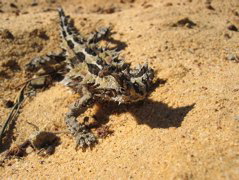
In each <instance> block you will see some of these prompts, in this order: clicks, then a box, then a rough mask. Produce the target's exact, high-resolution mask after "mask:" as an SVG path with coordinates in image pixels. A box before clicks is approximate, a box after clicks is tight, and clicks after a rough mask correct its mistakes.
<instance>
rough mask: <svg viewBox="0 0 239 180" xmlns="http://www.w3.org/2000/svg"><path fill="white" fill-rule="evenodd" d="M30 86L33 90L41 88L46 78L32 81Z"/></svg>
mask: <svg viewBox="0 0 239 180" xmlns="http://www.w3.org/2000/svg"><path fill="white" fill-rule="evenodd" d="M30 84H31V86H32V87H33V88H42V87H44V86H45V85H46V77H41V78H37V79H33V80H31V83H30Z"/></svg>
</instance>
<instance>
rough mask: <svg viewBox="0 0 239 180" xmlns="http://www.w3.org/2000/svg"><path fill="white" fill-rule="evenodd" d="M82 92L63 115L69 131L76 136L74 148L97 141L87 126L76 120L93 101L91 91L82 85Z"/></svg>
mask: <svg viewBox="0 0 239 180" xmlns="http://www.w3.org/2000/svg"><path fill="white" fill-rule="evenodd" d="M82 92H83V96H82V97H81V98H80V99H79V100H77V101H76V102H75V103H74V104H73V105H72V106H71V107H70V110H69V112H67V113H66V117H65V122H66V125H67V127H68V129H69V131H70V132H71V134H72V135H73V136H74V137H75V138H76V148H77V147H78V146H80V147H81V148H85V147H88V146H92V145H94V144H95V143H96V142H97V139H96V137H95V136H94V135H93V134H92V132H91V131H90V130H89V128H87V126H86V125H85V124H84V123H82V124H79V123H78V121H77V117H78V116H79V115H80V114H82V113H84V112H85V111H86V110H87V109H88V108H89V107H90V106H92V105H93V103H94V101H93V98H92V95H91V93H90V92H88V90H87V89H86V88H85V87H83V91H82Z"/></svg>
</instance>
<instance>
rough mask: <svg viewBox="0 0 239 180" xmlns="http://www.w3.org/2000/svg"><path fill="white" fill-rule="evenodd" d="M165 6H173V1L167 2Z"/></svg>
mask: <svg viewBox="0 0 239 180" xmlns="http://www.w3.org/2000/svg"><path fill="white" fill-rule="evenodd" d="M164 6H165V7H169V6H173V3H171V2H168V3H166V4H165V5H164Z"/></svg>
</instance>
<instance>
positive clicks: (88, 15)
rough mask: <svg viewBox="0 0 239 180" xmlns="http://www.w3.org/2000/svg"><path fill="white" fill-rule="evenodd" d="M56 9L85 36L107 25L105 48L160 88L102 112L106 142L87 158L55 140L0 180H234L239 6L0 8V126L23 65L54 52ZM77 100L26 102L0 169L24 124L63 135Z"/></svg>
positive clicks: (105, 1) (233, 1)
mask: <svg viewBox="0 0 239 180" xmlns="http://www.w3.org/2000/svg"><path fill="white" fill-rule="evenodd" d="M59 6H61V7H63V8H64V10H65V12H66V14H69V15H70V16H71V17H72V18H73V19H74V20H75V25H76V27H77V28H78V29H79V30H80V31H81V32H82V34H89V33H90V32H92V31H93V30H94V29H97V28H100V27H102V26H112V27H113V32H114V33H113V35H112V39H111V41H110V44H111V45H112V46H120V48H121V49H122V53H121V56H122V57H124V59H125V60H126V61H127V62H130V63H132V65H133V66H135V65H137V64H139V63H140V64H142V63H145V62H147V63H148V64H149V65H150V66H151V67H152V68H153V69H155V71H157V75H156V77H157V78H159V79H161V83H160V85H159V87H157V88H156V89H155V90H154V91H153V92H152V94H151V95H150V96H149V99H148V100H145V101H144V103H141V104H137V105H131V106H120V107H117V106H115V105H112V106H111V105H110V104H105V106H103V107H102V109H101V110H102V112H103V113H102V114H103V115H104V117H102V118H103V119H104V120H102V125H107V126H109V127H110V130H112V132H113V133H112V134H110V135H109V136H108V137H106V138H104V139H100V141H99V144H97V145H96V146H95V147H94V148H92V149H91V150H90V149H87V150H86V151H85V152H83V151H81V150H78V151H76V150H75V140H74V139H73V138H72V136H70V135H69V134H64V133H62V134H59V137H60V144H59V145H58V146H57V147H56V149H55V153H54V154H53V155H50V156H49V157H42V156H39V155H37V153H36V152H34V151H32V152H29V153H28V154H27V155H26V156H25V157H22V158H12V159H9V160H6V161H5V162H4V163H3V164H2V165H1V166H0V179H26V178H27V179H47V178H50V179H73V178H75V179H235V180H236V179H239V131H238V130H239V124H238V123H239V96H238V93H239V78H238V77H239V1H238V0H212V1H210V0H148V1H147V0H115V1H113V0H111V1H110V0H87V1H84V0H36V1H30V0H2V1H0V126H2V124H3V122H4V121H5V120H6V118H7V115H8V113H9V112H10V109H9V108H7V107H6V105H4V102H6V100H14V98H15V96H16V95H17V93H18V91H19V89H20V87H21V86H19V85H21V84H22V83H24V82H25V81H26V80H27V77H26V75H25V73H24V66H25V64H26V63H27V62H29V61H30V60H31V59H32V58H34V57H37V56H41V55H44V54H46V53H49V52H56V51H58V50H59V49H60V37H59V25H58V24H59V23H58V15H57V12H56V11H55V9H56V7H59ZM79 96H80V95H75V94H73V93H72V92H71V91H70V90H69V89H68V88H67V87H64V86H63V85H61V84H59V83H54V84H53V85H51V86H50V87H49V88H46V89H45V90H42V91H41V92H39V93H37V94H36V96H35V97H32V98H29V99H27V100H26V101H25V102H24V104H23V107H22V108H21V110H20V114H19V116H18V118H17V120H16V122H15V125H14V128H13V130H11V132H10V134H11V136H10V138H11V140H10V141H7V142H6V143H4V144H3V145H2V146H1V147H0V152H1V154H0V160H1V159H2V158H3V156H4V155H3V154H4V152H5V151H6V150H7V149H9V147H11V146H14V145H16V144H20V143H22V142H23V141H24V140H26V139H27V138H28V137H29V135H30V134H31V133H32V132H33V131H34V128H33V127H32V126H31V125H30V124H29V123H28V122H30V123H33V124H36V125H37V126H38V127H39V128H40V129H44V130H47V131H65V130H66V129H67V128H66V125H65V123H64V116H65V113H66V112H67V110H68V106H69V105H70V104H71V103H72V102H73V101H74V100H76V99H77V98H79ZM96 109H97V108H96V107H94V108H92V109H89V110H88V111H87V112H85V114H84V116H87V115H94V113H96Z"/></svg>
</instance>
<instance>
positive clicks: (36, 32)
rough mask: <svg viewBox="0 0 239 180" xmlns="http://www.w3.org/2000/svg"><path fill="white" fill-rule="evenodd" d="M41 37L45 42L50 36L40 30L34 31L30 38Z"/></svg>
mask: <svg viewBox="0 0 239 180" xmlns="http://www.w3.org/2000/svg"><path fill="white" fill-rule="evenodd" d="M33 36H34V37H36V36H37V37H39V38H41V39H44V40H49V36H48V35H47V34H46V32H45V31H43V30H40V29H34V30H33V31H32V32H30V37H33Z"/></svg>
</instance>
